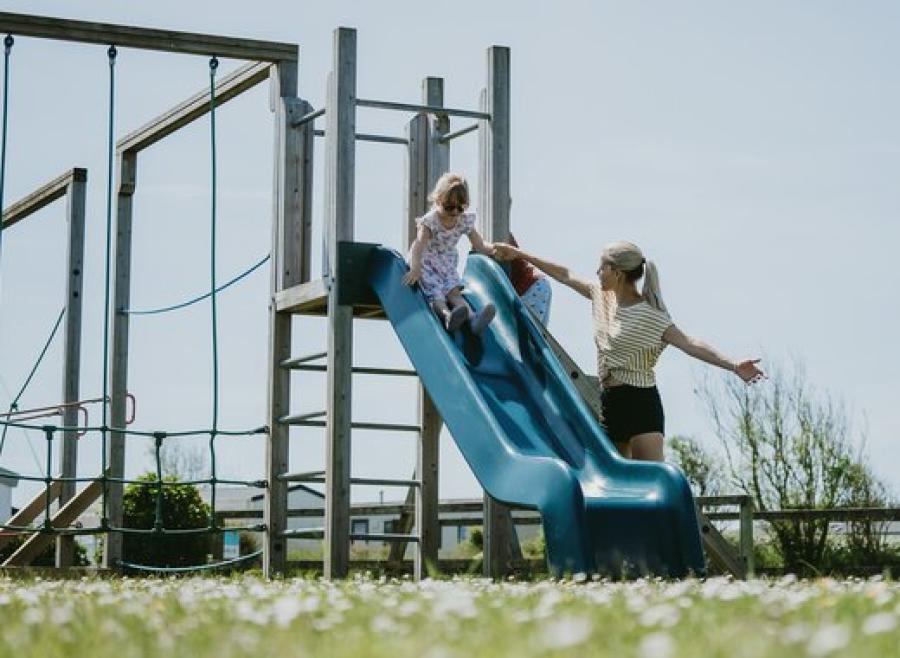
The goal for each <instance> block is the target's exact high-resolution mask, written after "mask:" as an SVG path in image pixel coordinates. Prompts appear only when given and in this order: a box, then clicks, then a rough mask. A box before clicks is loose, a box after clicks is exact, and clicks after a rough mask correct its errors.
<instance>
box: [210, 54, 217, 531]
mask: <svg viewBox="0 0 900 658" xmlns="http://www.w3.org/2000/svg"><path fill="white" fill-rule="evenodd" d="M218 68H219V60H218V59H217V58H216V57H215V55H213V56H212V57H211V58H210V60H209V148H210V170H211V172H210V188H211V189H210V196H211V197H212V198H211V204H210V206H211V207H210V230H209V242H210V248H209V275H210V285H209V288H210V290H211V291H212V294H211V295H210V303H211V305H212V359H213V408H212V430H211V431H210V433H209V470H210V473H209V477H210V482H209V509H210V511H209V518H210V525H211V526H213V527H215V523H216V516H215V515H216V433H217V432H218V429H219V321H218V315H217V313H218V311H217V305H216V178H217V176H216V69H218Z"/></svg>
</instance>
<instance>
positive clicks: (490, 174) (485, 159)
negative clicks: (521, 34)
mask: <svg viewBox="0 0 900 658" xmlns="http://www.w3.org/2000/svg"><path fill="white" fill-rule="evenodd" d="M509 62H510V58H509V48H504V47H501V46H492V47H491V48H488V51H487V87H486V88H485V95H484V97H483V98H482V104H483V109H484V110H485V111H486V112H487V113H488V114H490V116H491V119H490V121H482V158H481V164H482V167H481V172H482V179H481V205H480V206H479V211H480V212H481V222H482V229H483V232H484V235H485V238H486V239H487V240H491V241H494V240H506V239H507V238H508V237H509V199H510V194H509V164H510V152H509V149H510V67H509Z"/></svg>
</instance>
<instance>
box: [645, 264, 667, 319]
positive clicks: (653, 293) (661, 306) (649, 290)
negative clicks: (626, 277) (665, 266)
mask: <svg viewBox="0 0 900 658" xmlns="http://www.w3.org/2000/svg"><path fill="white" fill-rule="evenodd" d="M641 295H642V296H643V297H644V300H645V301H646V302H647V303H648V304H650V306H652V307H653V308H655V309H657V310H659V311H662V312H663V313H665V314H666V315H668V314H669V310H668V309H667V308H666V303H665V302H664V301H663V298H662V290H661V289H660V287H659V271H658V270H657V269H656V263H654V262H653V261H652V260H646V259H645V261H644V286H643V288H642V289H641Z"/></svg>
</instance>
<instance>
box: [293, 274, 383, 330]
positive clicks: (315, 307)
mask: <svg viewBox="0 0 900 658" xmlns="http://www.w3.org/2000/svg"><path fill="white" fill-rule="evenodd" d="M275 309H276V310H277V311H278V312H279V313H290V314H292V315H318V316H321V317H325V316H326V315H328V284H327V282H326V280H325V279H316V280H315V281H310V282H308V283H301V284H300V285H297V286H292V287H290V288H286V289H284V290H282V291H280V292H278V293H276V295H275ZM353 317H354V318H360V319H368V320H384V319H386V316H385V314H384V309H382V308H381V306H380V305H378V304H354V305H353Z"/></svg>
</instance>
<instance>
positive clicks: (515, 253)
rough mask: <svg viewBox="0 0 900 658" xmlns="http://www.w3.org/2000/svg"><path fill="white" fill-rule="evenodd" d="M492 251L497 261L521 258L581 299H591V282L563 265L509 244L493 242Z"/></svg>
mask: <svg viewBox="0 0 900 658" xmlns="http://www.w3.org/2000/svg"><path fill="white" fill-rule="evenodd" d="M494 249H495V252H496V253H495V255H496V257H497V258H498V259H500V260H514V259H516V258H521V259H523V260H526V261H528V262H529V263H531V264H532V265H534V266H535V267H536V268H538V269H539V270H541V271H542V272H544V273H545V274H548V275H550V276H551V277H553V278H554V279H556V280H557V281H559V282H560V283H562V284H563V285H566V286H569V287H570V288H571V289H572V290H574V291H575V292H577V293H578V294H580V295H582V296H583V297H587V298H588V299H590V298H591V282H590V281H588V280H586V279H582V278H581V277H579V276H576V275H575V274H572V272H571V271H570V270H569V268H568V267H566V266H564V265H558V264H557V263H553V262H551V261H549V260H544V259H543V258H539V257H538V256H535V255H534V254H530V253H528V252H527V251H523V250H522V249H519V248H518V247H514V246H512V245H511V244H505V243H503V242H495V243H494Z"/></svg>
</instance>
